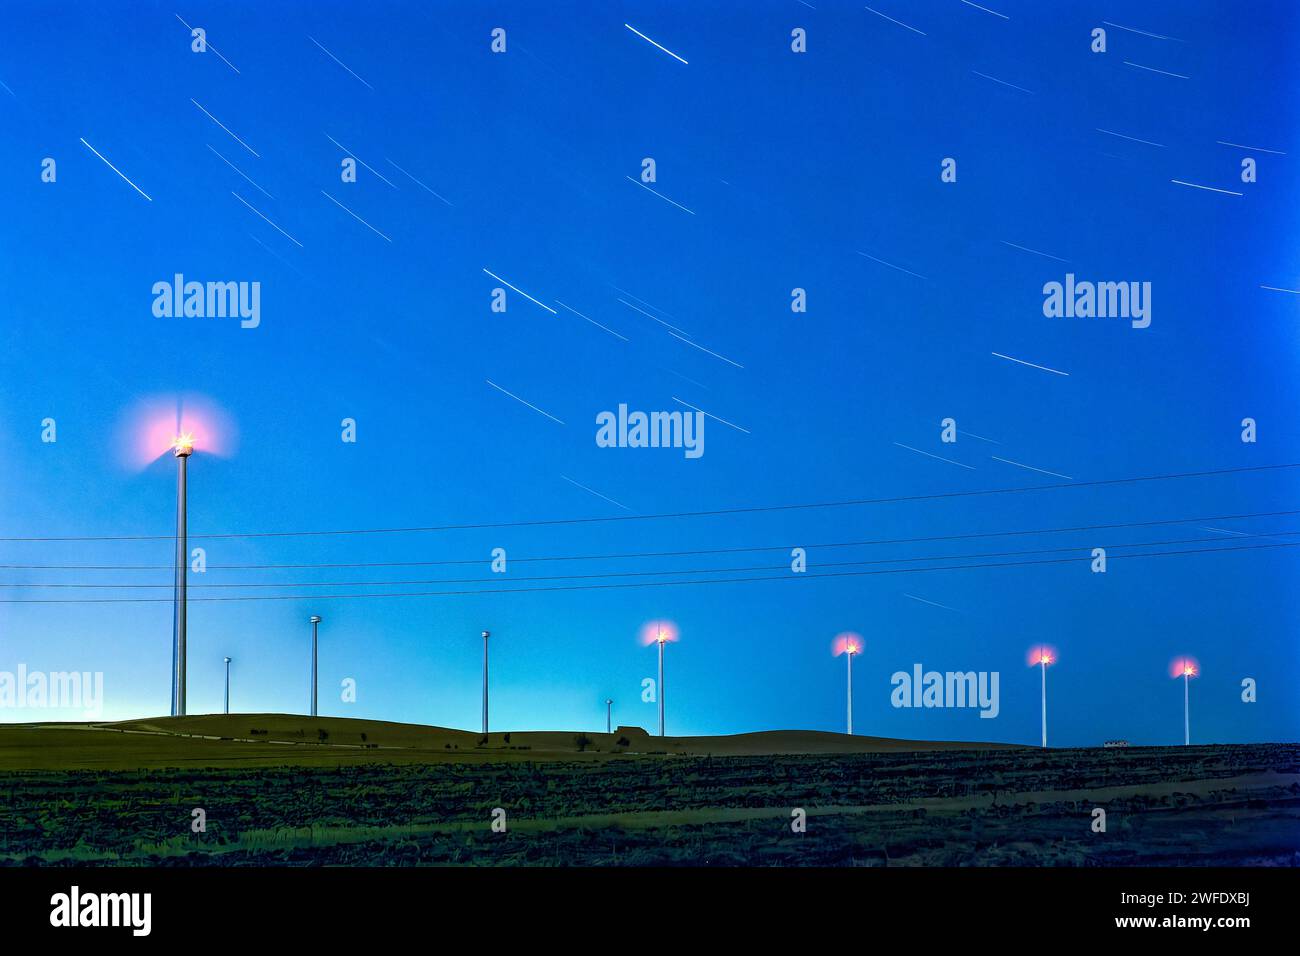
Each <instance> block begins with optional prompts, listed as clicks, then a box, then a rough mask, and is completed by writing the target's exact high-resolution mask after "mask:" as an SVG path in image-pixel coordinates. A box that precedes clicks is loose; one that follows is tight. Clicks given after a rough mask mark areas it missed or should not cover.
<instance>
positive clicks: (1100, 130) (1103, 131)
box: [1094, 126, 1165, 149]
mask: <svg viewBox="0 0 1300 956" xmlns="http://www.w3.org/2000/svg"><path fill="white" fill-rule="evenodd" d="M1094 129H1096V130H1097V132H1098V133H1105V134H1106V135H1107V136H1118V137H1119V138H1120V139H1127V140H1130V141H1132V142H1134V143H1143V144H1145V145H1147V146H1159V147H1160V148H1161V149H1164V148H1165V144H1164V143H1153V142H1151V140H1149V139H1138V138H1137V137H1136V136H1125V135H1124V134H1123V133H1116V132H1113V131H1111V130H1108V129H1102V128H1101V127H1100V126H1097V127H1094Z"/></svg>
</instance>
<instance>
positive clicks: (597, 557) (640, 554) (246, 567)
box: [0, 510, 1300, 587]
mask: <svg viewBox="0 0 1300 956" xmlns="http://www.w3.org/2000/svg"><path fill="white" fill-rule="evenodd" d="M1294 515H1300V510H1294V511H1256V512H1250V513H1246V514H1232V515H1202V516H1200V517H1193V518H1162V519H1159V520H1155V521H1127V522H1119V523H1113V524H1090V525H1075V526H1073V527H1066V528H1032V529H1027V530H1023V531H975V532H969V533H966V534H940V535H926V536H924V537H914V538H874V539H870V540H864V541H834V542H829V543H822V544H806V543H805V544H793V543H791V544H776V545H754V546H747V547H737V548H697V549H695V550H690V551H632V552H623V553H619V554H559V555H544V556H534V557H522V558H519V557H512V558H510V561H511V562H512V563H523V562H538V561H612V560H621V559H634V558H680V557H697V556H700V555H706V554H744V553H752V552H762V551H788V550H789V549H791V548H796V547H801V548H804V549H807V550H813V549H822V548H857V547H866V546H869V545H880V544H921V543H928V542H933V541H964V540H971V539H980V538H1004V537H1017V536H1020V535H1032V534H1069V533H1072V532H1078V531H1109V530H1115V529H1119V528H1151V527H1158V526H1162V525H1172V524H1192V523H1195V522H1197V521H1238V520H1244V519H1247V518H1280V517H1290V516H1294ZM1248 537H1258V535H1248ZM1264 537H1266V535H1264ZM1205 540H1207V541H1213V540H1216V539H1214V538H1206V539H1205ZM485 560H486V559H484V558H481V557H479V558H455V559H451V558H448V559H444V560H440V561H365V562H328V563H307V564H209V565H208V566H207V567H208V570H209V571H270V570H277V571H278V570H306V569H342V568H428V567H441V566H447V565H478V564H483V562H484V561H485ZM0 570H9V571H173V570H175V565H174V564H0ZM0 586H3V585H0ZM167 586H168V587H171V586H172V585H170V584H169V585H167Z"/></svg>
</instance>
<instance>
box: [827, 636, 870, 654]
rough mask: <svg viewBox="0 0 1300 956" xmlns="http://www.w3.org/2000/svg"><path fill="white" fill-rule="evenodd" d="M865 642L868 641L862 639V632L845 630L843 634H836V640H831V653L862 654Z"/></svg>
mask: <svg viewBox="0 0 1300 956" xmlns="http://www.w3.org/2000/svg"><path fill="white" fill-rule="evenodd" d="M865 644H866V642H865V641H864V640H863V639H862V635H861V634H856V633H854V632H853V631H845V632H844V633H842V634H836V635H835V640H833V641H831V653H832V654H834V655H835V656H836V657H839V656H840V655H841V654H861V653H862V648H863V647H864V646H865Z"/></svg>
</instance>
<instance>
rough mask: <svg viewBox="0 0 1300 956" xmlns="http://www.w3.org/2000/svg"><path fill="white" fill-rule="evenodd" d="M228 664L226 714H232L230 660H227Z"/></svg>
mask: <svg viewBox="0 0 1300 956" xmlns="http://www.w3.org/2000/svg"><path fill="white" fill-rule="evenodd" d="M225 662H226V713H227V714H229V713H230V658H229V657H227V658H225Z"/></svg>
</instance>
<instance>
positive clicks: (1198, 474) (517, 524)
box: [0, 462, 1300, 542]
mask: <svg viewBox="0 0 1300 956" xmlns="http://www.w3.org/2000/svg"><path fill="white" fill-rule="evenodd" d="M1284 468H1300V462H1292V463H1289V464H1280V465H1253V466H1250V467H1244V468H1221V469H1216V470H1210V471H1189V472H1179V473H1173V474H1166V475H1142V476H1138V477H1133V478H1106V479H1099V480H1095V481H1066V482H1058V483H1055V484H1049V485H1028V486H1018V487H1014V488H988V489H984V490H980V491H945V492H934V493H932V494H924V495H898V496H895V497H889V498H856V499H849V500H844V501H821V502H810V503H804V504H790V505H761V506H753V507H749V508H720V509H715V510H712V511H677V512H668V513H662V514H649V515H607V516H603V517H598V518H547V519H539V520H532V521H496V522H483V523H479V524H447V525H427V526H418V527H407V528H346V529H339V530H327V531H240V532H233V531H232V532H225V533H220V534H218V533H212V534H191V535H190V536H189V537H190V538H191V539H198V538H202V539H206V540H213V539H222V538H304V537H327V536H339V535H370V534H410V533H424V532H436V531H481V530H490V529H498V528H533V527H550V526H557V525H580V524H597V523H609V522H618V521H657V520H663V519H668V518H707V517H720V516H725V515H740V514H759V513H771V512H778V511H806V510H812V509H817V508H848V507H857V506H861V505H878V504H897V503H901V502H908V501H935V500H939V499H947V498H971V497H978V496H984V495H1010V494H1022V493H1026V492H1032V491H1054V490H1058V489H1064V488H1097V487H1103V486H1109V485H1125V484H1134V483H1137V482H1144V481H1173V480H1176V479H1182V478H1207V477H1212V476H1216V475H1238V474H1247V473H1252V472H1262V471H1277V470H1279V469H1284ZM172 538H173V535H171V534H126V535H66V536H48V535H45V536H31V537H14V536H10V537H0V542H19V541H38V542H59V541H66V542H75V541H169V540H171V539H172Z"/></svg>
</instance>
